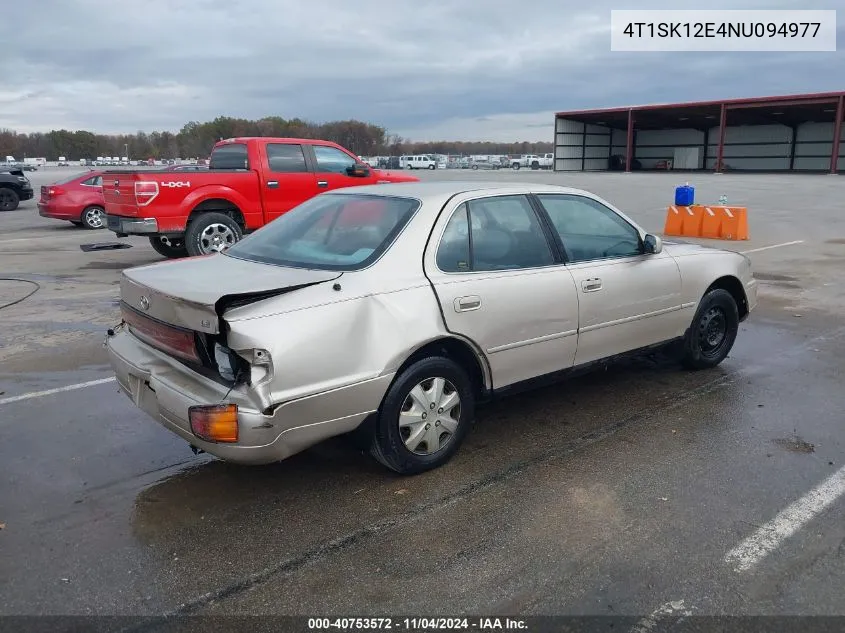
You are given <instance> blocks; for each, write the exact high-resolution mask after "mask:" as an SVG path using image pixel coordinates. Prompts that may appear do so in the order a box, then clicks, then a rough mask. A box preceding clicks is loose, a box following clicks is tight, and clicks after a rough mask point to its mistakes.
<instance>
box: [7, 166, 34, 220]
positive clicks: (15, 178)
mask: <svg viewBox="0 0 845 633" xmlns="http://www.w3.org/2000/svg"><path fill="white" fill-rule="evenodd" d="M32 196H33V193H32V183H30V182H29V178H27V177H26V176H25V175H24V173H23V170H22V169H20V168H18V167H15V168H9V169H5V170H0V211H14V210H15V209H17V208H18V205H19V204H20V203H21V201H22V200H31V199H32Z"/></svg>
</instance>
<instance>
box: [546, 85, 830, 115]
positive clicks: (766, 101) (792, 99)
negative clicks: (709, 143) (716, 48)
mask: <svg viewBox="0 0 845 633" xmlns="http://www.w3.org/2000/svg"><path fill="white" fill-rule="evenodd" d="M841 96H845V91H841V92H816V93H807V94H798V95H781V96H775V97H746V98H742V99H719V100H716V101H688V102H686V103H656V104H651V105H638V106H624V107H616V108H596V109H591V110H569V111H564V112H558V113H556V115H555V116H558V117H568V116H578V115H584V114H600V113H613V112H628V110H634V111H640V110H669V109H683V108H701V107H708V106H711V107H712V106H721V105H722V104H725V105H726V106H733V105H745V106H751V107H753V106H755V105H760V106H776V105H795V104H796V102H799V103H800V102H805V101H807V102H816V103H819V102H820V101H830V102H831V103H832V102H834V101H836V100H837V99H839V97H841Z"/></svg>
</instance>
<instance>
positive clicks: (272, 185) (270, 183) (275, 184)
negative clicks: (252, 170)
mask: <svg viewBox="0 0 845 633" xmlns="http://www.w3.org/2000/svg"><path fill="white" fill-rule="evenodd" d="M267 186H268V187H269V188H270V189H276V188H278V186H279V181H278V180H268V181H267Z"/></svg>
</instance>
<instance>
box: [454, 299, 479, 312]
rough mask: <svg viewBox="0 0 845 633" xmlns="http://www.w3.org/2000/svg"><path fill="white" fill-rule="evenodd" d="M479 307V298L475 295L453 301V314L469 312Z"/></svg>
mask: <svg viewBox="0 0 845 633" xmlns="http://www.w3.org/2000/svg"><path fill="white" fill-rule="evenodd" d="M480 307H481V297H477V296H475V295H472V296H469V297H458V298H457V299H455V312H469V311H471V310H478V309H479V308H480Z"/></svg>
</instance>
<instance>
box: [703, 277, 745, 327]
mask: <svg viewBox="0 0 845 633" xmlns="http://www.w3.org/2000/svg"><path fill="white" fill-rule="evenodd" d="M717 288H718V289H722V290H727V291H728V292H729V293H731V296H732V297H733V298H734V301H736V307H737V310H738V311H739V320H740V321H742V320H743V319H744V318H745V317H747V316H748V299H747V298H746V296H745V289H744V288H743V287H742V282H741V281H740V280H739V279H737V278H736V277H734V276H732V275H726V276H724V277H719V279H717V280H716V281H714V282H713V283H712V284H710V287H709V288H707V292H710V291H711V290H716V289H717Z"/></svg>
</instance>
